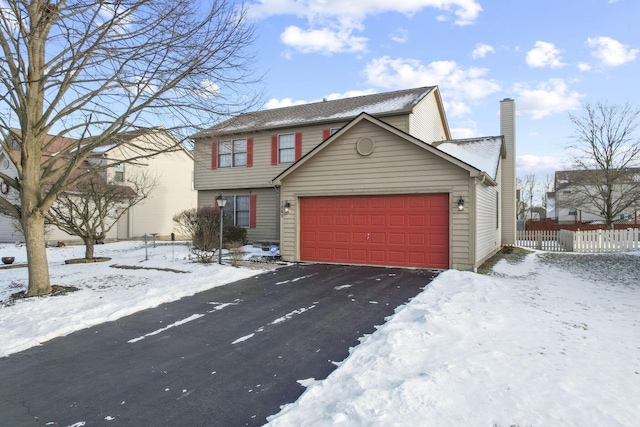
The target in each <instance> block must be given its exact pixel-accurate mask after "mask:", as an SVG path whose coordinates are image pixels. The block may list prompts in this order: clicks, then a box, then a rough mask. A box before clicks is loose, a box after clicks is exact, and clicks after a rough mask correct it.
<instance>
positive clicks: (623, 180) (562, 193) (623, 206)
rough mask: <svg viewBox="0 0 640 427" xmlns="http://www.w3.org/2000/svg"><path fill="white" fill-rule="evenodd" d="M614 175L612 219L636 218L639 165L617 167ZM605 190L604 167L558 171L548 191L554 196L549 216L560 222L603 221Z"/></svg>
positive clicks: (639, 186) (623, 220) (627, 219)
mask: <svg viewBox="0 0 640 427" xmlns="http://www.w3.org/2000/svg"><path fill="white" fill-rule="evenodd" d="M612 175H613V173H612ZM615 177H616V179H615V182H614V183H613V184H611V208H612V209H613V212H612V213H614V217H613V218H612V219H614V220H615V221H619V222H621V223H625V222H634V221H635V219H636V218H637V211H638V206H639V205H640V168H628V169H625V170H621V171H618V172H616V173H615ZM606 192H607V186H606V179H605V173H604V172H603V171H602V170H596V169H587V170H563V171H556V172H555V179H554V191H553V192H552V193H551V194H550V195H549V196H550V198H551V200H552V209H550V210H551V212H549V216H551V217H554V218H557V220H558V222H560V223H592V222H595V223H604V221H605V215H604V213H603V211H604V210H605V209H606V203H605V200H606V197H605V195H606Z"/></svg>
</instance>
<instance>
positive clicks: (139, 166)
mask: <svg viewBox="0 0 640 427" xmlns="http://www.w3.org/2000/svg"><path fill="white" fill-rule="evenodd" d="M167 138H171V139H172V140H173V137H172V136H171V135H170V134H169V133H168V132H167V131H166V130H164V129H162V128H154V129H146V130H144V131H133V132H125V133H122V134H120V135H119V136H118V138H117V139H114V140H110V141H107V142H106V143H105V144H103V145H102V147H100V148H99V149H96V150H94V152H93V155H92V156H91V157H90V158H89V159H88V160H87V165H88V167H91V166H94V167H97V166H100V167H102V166H105V165H108V164H110V163H113V162H115V161H118V160H123V159H126V158H128V157H127V156H131V155H132V154H130V153H128V152H126V151H125V150H124V149H122V148H120V146H119V144H118V143H119V142H122V141H123V140H126V141H127V142H130V143H132V144H133V145H134V146H136V147H139V148H141V149H144V147H145V146H146V145H148V144H154V145H155V144H156V142H157V141H158V140H160V139H162V140H165V141H166V139H167ZM64 140H65V141H64V143H67V144H69V143H75V142H77V141H76V140H73V139H70V138H65V139H64ZM171 142H172V143H173V142H174V141H171ZM165 145H167V144H165ZM50 154H51V153H50ZM2 156H3V154H2V153H0V167H4V162H3V161H2V160H1V159H3V158H4V157H2ZM5 157H6V156H5ZM6 163H8V164H7V165H6V166H7V171H9V173H7V175H9V176H12V174H15V166H14V165H13V164H12V163H11V162H6ZM142 170H145V171H148V172H149V173H150V174H151V175H153V176H155V177H157V179H158V186H157V187H156V188H155V190H154V191H153V193H152V194H151V196H150V197H149V198H148V199H146V200H144V201H142V202H140V203H139V204H137V205H135V206H133V207H132V208H130V209H129V210H128V212H127V213H125V214H124V215H123V216H122V217H121V218H120V220H119V221H118V223H117V225H116V226H114V227H113V228H112V229H111V231H110V232H109V233H108V234H107V239H130V238H139V237H142V236H143V235H144V234H151V233H157V235H158V238H169V236H170V235H171V233H173V232H175V231H176V229H175V224H174V223H173V219H172V218H173V215H174V214H176V213H178V212H180V211H182V210H185V209H190V208H195V207H196V202H197V193H196V191H195V190H194V189H193V155H192V154H191V153H190V152H189V151H187V150H186V149H184V148H183V147H181V146H180V148H179V149H178V150H177V151H172V152H166V153H161V154H158V155H156V156H154V157H151V158H147V159H140V160H137V161H136V162H134V163H132V164H121V165H118V166H114V167H110V168H108V169H107V170H106V174H105V173H104V172H101V175H104V178H105V179H106V180H109V181H113V182H116V183H117V182H124V181H125V179H126V177H127V175H128V174H133V175H135V174H137V173H139V172H140V171H142ZM3 197H11V198H13V199H14V200H15V202H14V203H19V196H18V194H17V193H16V192H15V190H13V189H11V190H10V191H9V193H8V194H7V195H3ZM179 237H180V236H179ZM46 238H47V241H52V242H55V241H79V239H78V238H77V237H75V236H70V235H68V234H67V233H65V232H63V231H62V230H59V229H57V228H55V227H49V228H48V230H47V234H46ZM22 240H24V238H23V236H22V233H21V232H19V231H17V230H16V228H15V220H14V219H13V218H10V217H7V216H5V215H0V242H16V241H22Z"/></svg>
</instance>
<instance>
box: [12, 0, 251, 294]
mask: <svg viewBox="0 0 640 427" xmlns="http://www.w3.org/2000/svg"><path fill="white" fill-rule="evenodd" d="M253 40H254V33H253V28H252V26H251V24H250V23H249V21H248V18H247V7H246V6H245V4H243V3H242V0H240V1H234V0H118V1H114V2H108V1H93V0H92V1H89V0H60V1H58V2H56V3H54V2H52V1H50V0H4V1H2V2H1V3H0V49H1V50H2V55H0V73H2V79H0V147H1V148H2V149H3V151H4V152H6V153H8V154H7V155H8V156H9V158H10V159H11V161H12V163H13V164H14V166H15V169H16V170H17V177H6V176H0V177H2V178H3V179H5V178H6V179H5V182H6V183H7V185H9V186H11V187H12V188H13V189H15V190H16V191H18V192H19V194H20V203H19V209H14V210H12V213H13V214H15V215H17V216H18V219H19V220H20V222H21V225H22V228H23V230H24V232H25V239H26V246H27V259H28V263H29V267H30V268H29V290H28V294H29V295H36V294H44V293H48V292H49V291H50V281H49V273H48V266H47V263H46V251H45V240H44V232H43V230H44V219H45V216H46V215H47V213H48V211H49V209H50V208H51V207H52V206H53V205H54V202H55V201H56V199H57V198H58V197H60V196H61V195H62V194H69V193H68V190H69V189H70V188H72V187H73V186H75V185H78V184H79V183H81V182H83V180H85V179H87V178H89V177H90V176H91V174H92V173H93V171H88V172H83V171H82V170H80V169H79V167H80V166H81V165H82V164H83V163H84V162H85V161H86V160H87V159H88V158H89V157H90V156H91V155H92V152H93V151H94V150H95V149H97V148H99V147H101V145H102V144H104V143H105V142H106V141H109V140H113V139H114V138H115V137H117V136H118V135H120V134H121V133H122V132H126V131H134V130H136V129H141V128H149V127H155V126H156V125H158V124H162V125H163V126H164V127H165V128H166V129H167V131H169V132H171V133H172V134H173V135H174V137H175V138H177V140H176V139H173V140H172V141H173V142H172V143H171V144H169V145H167V142H168V141H169V140H168V139H164V140H162V141H163V143H162V144H159V145H156V146H153V147H138V146H133V145H131V144H132V143H131V141H122V145H123V147H125V148H128V150H129V152H130V153H133V158H131V159H127V160H131V161H139V160H140V159H143V158H145V157H150V156H153V155H155V154H157V153H160V152H165V151H169V150H172V149H175V148H176V144H180V143H182V142H183V141H184V140H185V139H186V137H187V136H188V135H191V134H193V133H194V132H195V131H197V130H198V129H201V128H208V127H210V126H212V125H213V124H215V123H217V122H219V121H221V120H222V119H226V118H227V117H228V116H230V115H236V114H238V113H240V112H243V111H247V110H251V109H254V108H255V107H256V105H259V104H260V103H261V102H262V96H261V94H260V93H259V91H255V89H254V88H255V83H257V82H258V81H259V79H260V78H259V76H258V77H256V76H255V75H254V73H253V58H254V53H253V52H251V51H250V50H249V48H250V46H251V44H252V42H253ZM47 135H53V138H49V137H47ZM65 138H74V139H77V140H78V143H77V144H65V142H66V139H65ZM128 145H131V146H130V147H126V146H128ZM0 203H2V206H4V207H5V208H7V209H9V210H11V209H10V207H9V206H7V204H6V203H4V202H1V201H0Z"/></svg>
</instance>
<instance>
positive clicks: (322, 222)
mask: <svg viewBox="0 0 640 427" xmlns="http://www.w3.org/2000/svg"><path fill="white" fill-rule="evenodd" d="M449 200H450V198H449V195H448V194H412V195H386V196H343V197H342V196H341V197H310V198H301V199H300V215H301V219H300V227H301V230H300V231H301V232H300V254H301V255H300V256H301V259H302V260H306V261H320V262H342V263H354V264H372V265H391V266H411V267H432V268H448V267H449Z"/></svg>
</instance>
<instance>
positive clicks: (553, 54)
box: [527, 41, 566, 68]
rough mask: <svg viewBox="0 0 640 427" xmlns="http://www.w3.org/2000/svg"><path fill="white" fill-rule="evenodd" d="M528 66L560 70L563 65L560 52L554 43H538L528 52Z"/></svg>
mask: <svg viewBox="0 0 640 427" xmlns="http://www.w3.org/2000/svg"><path fill="white" fill-rule="evenodd" d="M527 64H528V65H529V66H530V67H533V68H541V67H551V68H560V67H563V66H564V65H566V64H563V63H562V57H561V56H560V50H558V49H557V48H556V46H555V45H554V44H553V43H548V42H541V41H537V42H536V46H535V47H534V48H533V49H531V50H530V51H529V52H527Z"/></svg>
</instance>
